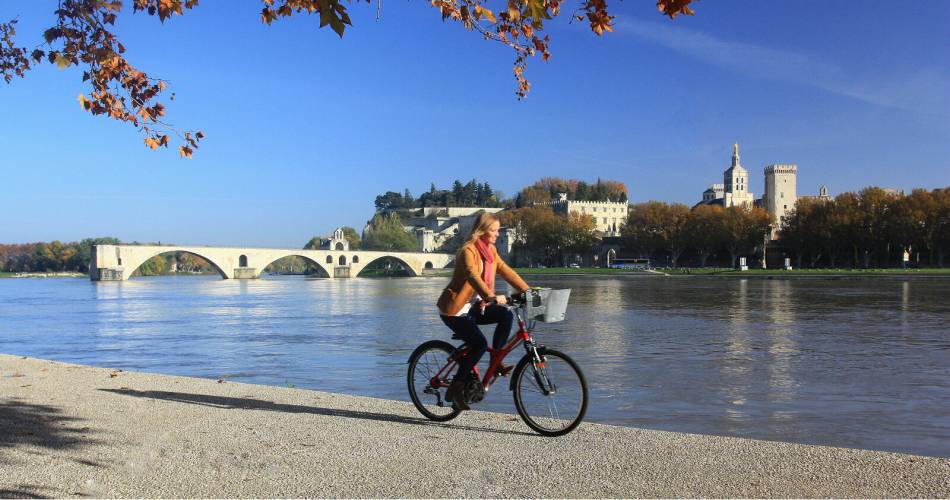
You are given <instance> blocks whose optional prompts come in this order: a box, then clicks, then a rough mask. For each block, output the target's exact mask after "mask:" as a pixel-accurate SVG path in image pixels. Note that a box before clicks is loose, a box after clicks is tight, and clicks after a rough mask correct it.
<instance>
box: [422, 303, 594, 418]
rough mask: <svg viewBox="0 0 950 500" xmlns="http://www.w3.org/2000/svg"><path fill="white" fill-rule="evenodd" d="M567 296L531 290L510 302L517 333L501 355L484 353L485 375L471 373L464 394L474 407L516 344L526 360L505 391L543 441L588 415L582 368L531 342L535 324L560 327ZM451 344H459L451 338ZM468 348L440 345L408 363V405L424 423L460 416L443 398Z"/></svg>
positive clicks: (425, 349)
mask: <svg viewBox="0 0 950 500" xmlns="http://www.w3.org/2000/svg"><path fill="white" fill-rule="evenodd" d="M569 295H570V290H549V289H532V290H529V291H528V292H526V293H525V294H519V295H516V296H513V297H510V298H508V302H509V304H511V305H510V306H509V307H510V308H511V309H512V310H513V311H514V312H515V317H516V319H517V321H518V332H517V333H516V334H514V335H513V336H512V338H511V340H509V341H508V343H507V344H506V345H505V346H504V347H502V348H501V349H499V350H495V349H493V348H491V347H489V348H488V351H487V352H488V354H489V355H490V358H489V363H488V369H487V370H486V372H485V374H484V376H481V378H480V375H479V373H478V367H477V366H476V367H475V368H474V369H473V376H472V377H471V381H470V382H469V384H468V386H467V387H466V388H465V391H464V397H465V399H466V401H467V402H469V403H478V402H480V401H481V400H482V399H484V397H485V394H486V392H487V391H488V390H489V389H490V388H491V386H492V384H494V383H495V381H496V380H497V379H498V377H499V376H500V375H501V374H500V373H499V371H498V368H499V367H500V366H501V362H502V361H503V360H504V359H505V357H506V356H507V355H508V354H509V353H511V351H513V350H514V349H515V347H516V346H517V345H518V344H519V343H520V344H522V345H523V346H524V349H525V355H524V356H523V357H522V358H521V359H520V360H519V361H518V363H517V365H515V368H514V371H513V372H512V374H511V381H510V383H509V387H508V388H509V390H511V391H512V392H513V396H514V401H515V408H516V409H517V410H518V415H520V416H521V419H522V420H524V422H525V424H527V425H528V427H530V428H531V429H533V430H534V431H536V432H538V433H539V434H542V435H544V436H562V435H564V434H567V433H568V432H571V431H572V430H574V429H575V428H576V427H577V426H578V425H579V424H580V423H581V420H583V418H584V414H585V413H586V412H587V399H588V391H587V380H586V379H585V378H584V374H583V372H581V369H580V367H579V366H578V365H577V363H576V362H574V360H573V359H571V358H570V357H569V356H568V355H567V354H564V353H562V352H560V351H558V350H555V349H550V348H548V347H545V346H543V345H538V344H537V343H536V342H535V341H534V338H533V337H532V336H531V331H532V330H534V327H535V325H536V322H537V321H542V322H550V321H560V320H561V319H563V318H564V309H565V308H566V306H567V298H568V296H569ZM452 338H455V339H457V338H458V337H456V336H454V335H453V337H452ZM468 352H469V347H468V345H467V344H462V345H460V346H458V347H455V346H453V345H452V344H450V343H449V342H445V341H443V340H430V341H428V342H424V343H422V344H421V345H420V346H419V347H417V348H416V349H415V351H413V353H412V355H411V356H410V357H409V362H408V363H409V370H408V374H407V382H408V385H409V396H410V397H411V398H412V403H413V404H414V405H415V406H416V408H417V409H418V410H419V412H420V413H422V414H423V415H424V416H425V417H426V418H428V419H430V420H434V421H436V422H446V421H449V420H452V419H453V418H455V417H457V416H458V415H459V413H461V411H460V410H456V409H454V408H452V403H451V402H448V401H445V400H444V399H443V398H442V395H443V394H444V392H445V389H447V388H448V386H449V383H450V382H451V381H452V376H453V374H454V372H455V370H456V368H457V367H458V362H459V360H460V359H462V358H463V357H464V356H467V355H468Z"/></svg>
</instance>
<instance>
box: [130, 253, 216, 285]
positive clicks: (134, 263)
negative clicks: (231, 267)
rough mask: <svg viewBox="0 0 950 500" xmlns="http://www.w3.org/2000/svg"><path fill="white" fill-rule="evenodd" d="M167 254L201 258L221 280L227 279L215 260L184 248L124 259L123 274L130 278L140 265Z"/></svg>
mask: <svg viewBox="0 0 950 500" xmlns="http://www.w3.org/2000/svg"><path fill="white" fill-rule="evenodd" d="M167 253H187V254H191V255H195V256H198V257H201V258H202V259H204V260H205V261H206V262H208V264H211V267H212V268H213V269H214V270H215V271H216V272H217V273H218V274H220V275H221V277H222V278H225V279H227V278H228V277H229V276H228V273H227V272H225V271H224V268H223V267H222V266H221V264H220V263H219V262H215V260H214V259H212V258H211V257H209V256H208V255H207V254H203V253H201V252H196V251H193V250H187V249H184V248H168V249H165V248H162V249H160V250H156V251H152V252H145V253H142V254H140V255H136V256H135V257H134V258H129V257H126V259H125V262H126V263H128V266H123V269H126V271H124V273H125V275H126V276H127V278H132V274H133V273H135V271H138V269H139V268H140V267H142V264H145V263H146V262H148V261H149V260H151V259H152V258H154V257H158V256H159V255H165V254H167ZM139 277H141V276H139Z"/></svg>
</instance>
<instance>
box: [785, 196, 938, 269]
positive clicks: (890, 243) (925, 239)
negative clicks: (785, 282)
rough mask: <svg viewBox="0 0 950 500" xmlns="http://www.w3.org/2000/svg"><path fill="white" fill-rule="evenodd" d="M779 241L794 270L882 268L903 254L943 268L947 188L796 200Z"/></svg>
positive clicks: (897, 260)
mask: <svg viewBox="0 0 950 500" xmlns="http://www.w3.org/2000/svg"><path fill="white" fill-rule="evenodd" d="M781 240H782V242H783V244H784V245H785V247H786V249H787V250H788V251H789V252H790V253H791V255H792V256H793V257H794V258H795V260H796V263H797V265H798V267H803V266H804V265H808V266H811V267H817V266H820V265H826V266H829V267H836V266H839V265H846V266H852V267H864V268H867V267H886V266H889V265H893V264H897V263H898V262H899V261H900V260H902V258H903V253H904V252H905V251H906V252H908V253H911V252H914V253H915V254H916V253H922V254H924V255H925V261H924V263H925V264H929V265H931V266H940V267H942V266H943V265H944V258H945V255H946V252H947V250H948V249H950V187H947V188H943V189H934V190H932V191H927V190H925V189H915V190H913V191H912V192H911V194H909V195H903V194H901V193H895V192H892V191H887V190H883V189H880V188H876V187H869V188H865V189H862V190H861V191H859V192H857V193H842V194H840V195H838V196H837V197H835V198H834V199H833V200H824V201H823V200H816V199H810V198H803V199H799V200H798V202H797V203H796V204H795V210H794V211H793V212H792V213H790V214H789V215H788V216H787V217H786V218H785V220H784V221H783V225H782V232H781Z"/></svg>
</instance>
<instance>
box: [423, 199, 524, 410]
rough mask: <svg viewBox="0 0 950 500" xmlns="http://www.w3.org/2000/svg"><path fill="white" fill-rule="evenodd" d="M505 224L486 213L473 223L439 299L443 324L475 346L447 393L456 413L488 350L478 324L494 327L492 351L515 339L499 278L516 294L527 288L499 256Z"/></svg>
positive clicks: (507, 368)
mask: <svg viewBox="0 0 950 500" xmlns="http://www.w3.org/2000/svg"><path fill="white" fill-rule="evenodd" d="M500 228H501V223H500V222H499V221H498V218H497V217H495V216H494V215H492V214H489V213H487V212H483V213H482V214H480V215H479V216H478V218H476V219H475V224H474V225H473V226H472V232H471V234H470V235H469V237H468V240H467V241H466V242H465V244H464V245H462V248H461V249H460V250H459V252H458V254H457V255H456V256H455V272H454V273H453V274H452V281H451V282H449V285H448V286H447V287H445V290H443V291H442V295H441V296H440V297H439V302H438V306H439V313H441V316H442V322H444V323H445V324H446V326H448V327H449V328H450V329H452V331H453V332H454V333H455V334H456V335H458V337H460V338H461V339H462V340H463V341H465V343H467V344H468V345H469V347H471V351H470V352H469V355H468V356H466V357H464V358H462V361H460V362H459V369H458V372H456V374H455V378H454V379H453V380H452V383H451V384H450V385H449V388H448V390H447V391H446V393H445V399H446V400H448V401H452V407H453V408H455V409H457V410H468V409H469V406H468V403H467V402H466V401H465V398H464V396H463V394H464V392H465V391H464V388H465V386H466V385H467V384H468V382H469V380H470V379H471V376H472V368H473V367H474V366H475V364H476V363H478V360H479V359H481V357H482V355H484V354H485V351H486V350H487V348H488V342H487V341H486V339H485V335H484V334H483V333H482V332H481V330H480V329H479V328H478V325H488V324H496V326H495V335H494V337H493V338H492V347H493V348H494V349H500V348H502V347H503V346H504V345H505V343H506V342H507V341H508V336H509V335H511V326H512V323H513V322H514V314H513V313H512V312H511V310H509V309H508V308H507V307H503V306H504V305H505V303H506V300H505V296H504V295H496V294H495V275H496V274H498V275H501V277H502V278H503V279H504V280H505V281H507V282H508V284H510V285H511V286H512V287H513V288H514V289H515V290H517V291H518V292H524V291H527V290H528V288H529V287H528V284H527V283H525V282H524V280H523V279H521V276H518V273H516V272H515V271H514V270H513V269H511V268H510V267H508V265H507V264H505V263H504V262H503V261H502V260H501V257H499V255H498V249H497V248H495V241H496V240H497V239H498V230H499V229H500ZM510 371H511V366H509V365H501V366H500V367H499V372H501V374H502V375H505V376H507V375H508V373H509V372H510Z"/></svg>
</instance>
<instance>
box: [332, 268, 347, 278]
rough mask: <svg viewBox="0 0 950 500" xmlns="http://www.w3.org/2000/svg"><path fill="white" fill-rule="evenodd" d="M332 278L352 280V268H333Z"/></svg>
mask: <svg viewBox="0 0 950 500" xmlns="http://www.w3.org/2000/svg"><path fill="white" fill-rule="evenodd" d="M330 277H331V278H350V277H351V276H350V266H336V267H334V268H333V276H330Z"/></svg>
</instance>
